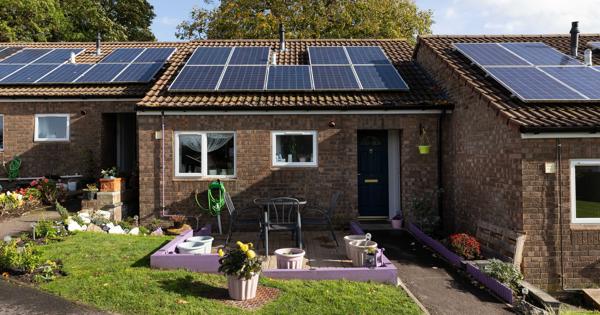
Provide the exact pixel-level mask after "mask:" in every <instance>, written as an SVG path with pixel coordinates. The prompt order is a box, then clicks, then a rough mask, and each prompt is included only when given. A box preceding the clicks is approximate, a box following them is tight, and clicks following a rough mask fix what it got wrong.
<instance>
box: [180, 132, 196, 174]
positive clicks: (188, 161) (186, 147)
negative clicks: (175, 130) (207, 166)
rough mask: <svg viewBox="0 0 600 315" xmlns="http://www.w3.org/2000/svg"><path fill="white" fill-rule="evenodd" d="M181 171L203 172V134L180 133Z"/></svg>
mask: <svg viewBox="0 0 600 315" xmlns="http://www.w3.org/2000/svg"><path fill="white" fill-rule="evenodd" d="M179 173H202V136H201V135H179Z"/></svg>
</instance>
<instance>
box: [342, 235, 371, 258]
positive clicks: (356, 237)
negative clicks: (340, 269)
mask: <svg viewBox="0 0 600 315" xmlns="http://www.w3.org/2000/svg"><path fill="white" fill-rule="evenodd" d="M366 240H367V236H366V235H360V234H358V235H346V236H344V243H345V244H346V257H348V259H352V256H351V255H350V242H352V241H366Z"/></svg>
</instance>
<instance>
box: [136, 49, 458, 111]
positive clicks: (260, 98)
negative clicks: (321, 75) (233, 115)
mask: <svg viewBox="0 0 600 315" xmlns="http://www.w3.org/2000/svg"><path fill="white" fill-rule="evenodd" d="M370 45H379V46H381V47H382V48H383V50H384V51H385V53H386V54H387V56H388V57H389V58H390V59H391V60H392V62H393V63H394V64H395V66H396V67H397V69H398V70H399V72H400V74H401V75H402V77H403V78H404V79H405V81H406V82H407V83H408V85H409V87H410V91H408V92H390V91H388V92H383V91H377V92H367V91H339V92H338V91H336V92H320V91H310V92H307V91H304V92H198V93H189V92H188V93H183V92H169V91H168V87H169V85H170V84H171V82H172V81H173V79H174V78H175V76H176V74H177V73H178V71H179V70H180V69H181V68H182V67H183V65H184V64H185V61H186V60H187V58H188V57H189V56H190V55H191V53H192V52H193V51H194V49H195V48H196V47H198V46H270V47H272V48H273V49H279V42H278V41H277V40H205V41H196V42H190V43H188V44H187V45H186V46H185V53H180V54H177V55H176V56H174V58H173V59H172V62H171V64H170V66H169V67H168V68H167V69H166V70H165V72H164V73H163V75H162V76H161V77H160V78H159V79H158V80H157V82H156V84H155V85H154V86H153V87H152V88H151V90H150V91H149V92H148V94H147V95H146V97H144V99H143V100H142V102H141V103H139V107H140V108H145V109H151V108H176V107H177V108H181V107H185V108H195V109H212V110H215V109H216V110H219V109H253V108H261V109H264V108H269V109H314V108H319V109H325V108H329V109H334V108H335V109H360V108H394V109H407V108H440V107H447V106H449V103H448V102H447V101H446V98H445V96H444V95H443V93H442V91H441V90H440V89H438V88H437V87H436V86H435V84H433V83H432V82H433V81H432V80H431V79H430V78H429V77H428V76H427V75H426V73H425V72H424V71H423V70H422V69H421V68H420V67H419V66H418V65H417V64H416V63H415V62H413V60H412V52H413V47H412V46H410V45H409V44H408V43H407V42H406V41H402V40H288V41H286V51H285V52H283V53H279V52H278V56H277V60H278V63H279V64H286V65H293V64H308V56H307V47H308V46H370Z"/></svg>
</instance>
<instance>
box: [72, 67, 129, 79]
mask: <svg viewBox="0 0 600 315" xmlns="http://www.w3.org/2000/svg"><path fill="white" fill-rule="evenodd" d="M125 67H127V64H123V63H98V64H95V65H94V66H93V67H92V68H91V69H90V70H89V71H87V72H86V73H84V74H83V75H82V76H80V77H79V78H78V79H77V80H75V82H76V83H109V82H110V81H112V79H113V78H114V77H115V76H117V74H119V72H121V71H122V70H123V69H125Z"/></svg>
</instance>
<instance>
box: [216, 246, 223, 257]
mask: <svg viewBox="0 0 600 315" xmlns="http://www.w3.org/2000/svg"><path fill="white" fill-rule="evenodd" d="M217 253H219V257H223V256H224V255H225V253H224V252H223V249H222V248H219V250H218V251H217Z"/></svg>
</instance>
